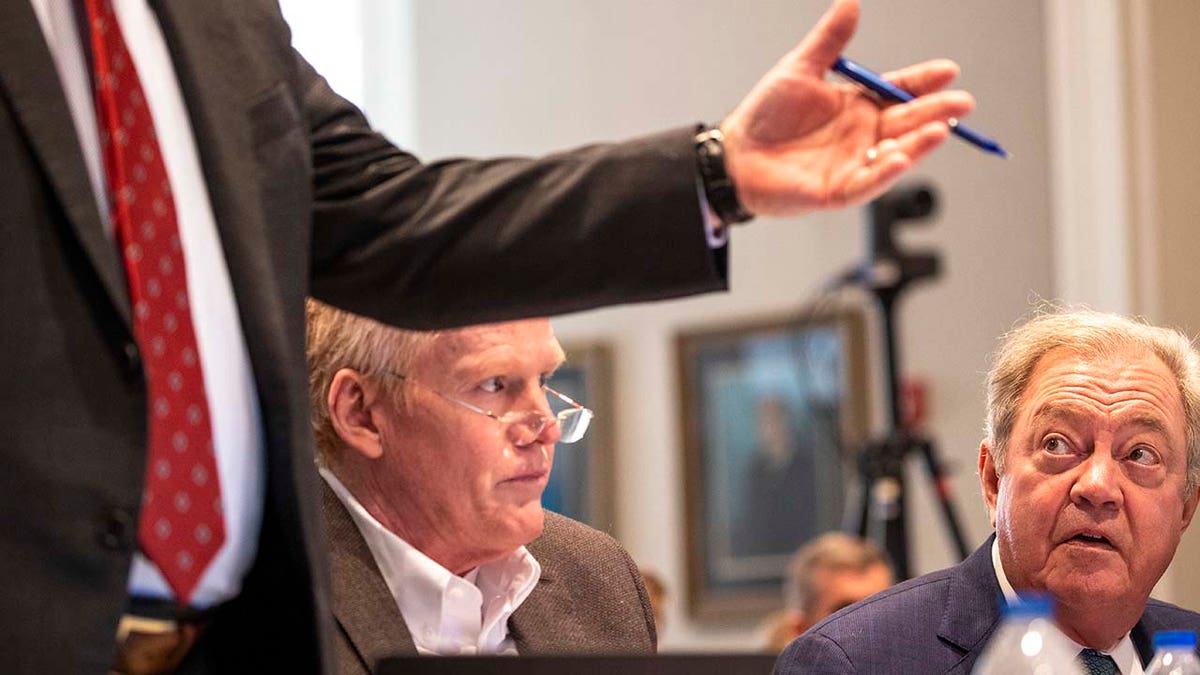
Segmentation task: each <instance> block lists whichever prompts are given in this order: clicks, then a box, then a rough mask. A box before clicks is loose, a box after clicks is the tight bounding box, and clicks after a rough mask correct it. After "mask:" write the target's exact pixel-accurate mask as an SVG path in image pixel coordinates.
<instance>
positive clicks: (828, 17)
mask: <svg viewBox="0 0 1200 675" xmlns="http://www.w3.org/2000/svg"><path fill="white" fill-rule="evenodd" d="M858 11H859V10H858V0H834V3H833V5H832V6H831V7H830V8H829V9H827V10H825V14H823V15H822V16H821V19H820V20H819V21H817V25H815V26H813V28H812V30H810V31H809V32H808V35H806V36H804V40H802V41H801V42H800V44H799V45H798V46H797V47H796V49H795V50H793V52H792V59H793V61H794V65H797V66H800V67H803V68H805V69H806V70H809V71H810V72H811V73H812V74H813V75H817V76H823V75H824V74H825V71H827V70H829V68H830V66H832V65H833V62H834V61H835V60H836V59H837V57H838V55H840V54H841V53H842V50H844V49H845V47H846V45H847V44H848V43H849V42H850V38H852V37H854V31H855V29H856V28H858Z"/></svg>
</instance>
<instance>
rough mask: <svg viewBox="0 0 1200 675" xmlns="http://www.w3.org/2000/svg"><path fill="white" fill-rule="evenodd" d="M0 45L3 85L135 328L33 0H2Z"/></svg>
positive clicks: (92, 258)
mask: <svg viewBox="0 0 1200 675" xmlns="http://www.w3.org/2000/svg"><path fill="white" fill-rule="evenodd" d="M0 44H2V45H4V48H3V49H0V86H2V87H3V89H4V90H5V91H6V92H7V97H8V98H9V100H10V101H11V103H12V106H13V110H14V112H15V114H16V116H17V118H18V120H19V121H20V124H21V126H22V127H23V128H24V129H25V133H26V134H27V135H28V138H29V143H30V145H31V146H32V148H33V151H34V153H35V154H36V155H37V157H38V160H39V161H40V162H41V165H42V168H43V170H44V171H45V174H46V176H47V179H48V180H49V181H50V184H51V186H52V188H53V190H54V192H55V195H56V196H57V197H58V200H59V203H61V204H62V207H63V211H64V212H65V213H66V216H67V220H68V221H69V222H70V224H71V230H72V231H73V232H74V233H75V237H76V238H77V239H78V241H79V244H80V246H81V247H82V249H83V252H84V254H85V255H86V256H87V257H88V259H89V260H90V261H91V263H92V266H93V268H94V269H95V271H96V274H97V275H98V276H99V278H100V282H101V283H102V284H103V285H104V288H105V290H106V291H107V293H108V296H109V298H111V300H112V303H113V306H114V307H115V308H116V309H117V311H118V312H119V313H120V314H121V317H122V318H123V320H124V322H125V325H126V326H127V327H129V328H130V330H132V323H131V318H130V313H129V294H128V290H127V288H126V285H125V276H124V272H123V271H122V269H121V264H120V261H119V260H118V258H117V251H116V247H115V245H114V244H113V242H112V241H111V240H110V239H109V237H108V235H107V234H105V232H104V225H103V221H101V219H100V212H99V209H98V208H97V207H96V197H95V193H94V192H93V189H92V183H91V180H90V179H89V178H88V174H87V166H86V164H85V163H84V159H83V152H82V150H80V145H79V137H78V136H77V135H76V133H75V124H74V122H73V121H72V119H71V112H70V108H68V107H67V99H66V96H65V95H64V94H63V91H62V86H61V85H60V81H59V79H58V71H57V70H56V69H55V67H54V59H53V57H52V56H51V54H50V49H49V47H47V46H46V41H45V38H44V37H43V35H42V29H41V25H40V24H39V23H38V20H37V15H36V14H34V12H33V6H32V5H30V3H29V2H27V1H25V0H16V1H5V2H0Z"/></svg>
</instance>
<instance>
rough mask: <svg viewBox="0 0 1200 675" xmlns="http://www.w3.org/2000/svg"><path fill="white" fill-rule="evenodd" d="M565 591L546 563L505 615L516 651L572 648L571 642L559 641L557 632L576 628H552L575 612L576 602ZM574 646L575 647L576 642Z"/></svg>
mask: <svg viewBox="0 0 1200 675" xmlns="http://www.w3.org/2000/svg"><path fill="white" fill-rule="evenodd" d="M566 591H567V589H566V587H565V586H563V585H562V584H561V583H560V582H559V579H558V575H557V574H556V573H555V570H554V569H553V567H551V566H549V565H545V566H544V567H543V568H542V576H541V577H540V578H539V579H538V583H537V586H534V588H533V591H532V592H530V594H529V597H527V598H525V602H523V603H521V606H520V607H518V608H517V611H515V612H513V614H512V616H510V617H509V619H508V632H509V635H510V636H511V637H512V639H513V644H515V645H516V647H517V652H518V653H520V654H553V653H556V652H564V651H572V645H563V644H559V643H558V637H557V636H559V635H563V634H569V635H573V634H575V632H574V631H559V630H555V624H557V623H560V622H562V621H571V620H572V619H571V617H573V616H575V603H574V601H573V599H572V598H571V595H570V593H567V592H566ZM574 648H575V649H578V645H575V646H574Z"/></svg>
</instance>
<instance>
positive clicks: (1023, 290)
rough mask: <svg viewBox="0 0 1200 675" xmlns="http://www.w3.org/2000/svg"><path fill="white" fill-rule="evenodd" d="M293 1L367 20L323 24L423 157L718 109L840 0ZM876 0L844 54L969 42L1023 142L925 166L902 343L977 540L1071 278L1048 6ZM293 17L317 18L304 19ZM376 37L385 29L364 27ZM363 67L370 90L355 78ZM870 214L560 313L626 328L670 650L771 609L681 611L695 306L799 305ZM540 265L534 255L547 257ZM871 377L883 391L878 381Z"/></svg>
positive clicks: (712, 314) (920, 496)
mask: <svg viewBox="0 0 1200 675" xmlns="http://www.w3.org/2000/svg"><path fill="white" fill-rule="evenodd" d="M288 4H289V5H291V6H292V7H288V8H287V9H289V12H295V11H303V12H318V13H322V12H323V13H325V14H342V15H345V16H353V17H359V18H358V19H357V21H358V29H357V30H358V31H359V32H358V33H355V32H354V30H351V31H350V32H349V33H345V34H341V35H340V36H339V37H330V35H331V34H330V32H329V31H330V30H331V29H332V27H333V26H336V25H341V24H340V23H339V22H322V21H320V20H315V21H312V22H311V25H314V26H321V27H322V28H321V31H322V32H323V35H324V39H325V41H326V43H328V42H338V44H343V45H344V43H343V42H341V41H342V40H346V41H349V42H350V43H351V44H349V45H345V46H346V49H347V50H349V52H342V51H339V50H338V49H336V48H335V49H332V50H330V49H328V47H327V48H326V51H327V52H328V51H331V52H332V55H331V56H329V57H328V58H331V59H336V58H337V55H338V54H345V53H359V52H364V51H365V52H366V53H370V54H371V57H370V58H369V59H367V60H368V61H369V62H371V65H370V66H369V67H368V68H367V69H366V70H367V73H368V74H367V75H366V76H363V79H362V85H361V86H362V91H363V93H362V94H361V96H362V99H361V100H363V101H364V106H365V108H366V110H367V112H368V114H369V116H371V118H372V119H373V120H375V121H376V122H377V123H382V125H383V127H384V128H385V129H387V130H389V131H390V132H391V133H393V134H394V135H395V136H396V137H397V140H398V141H400V142H402V143H403V144H404V145H406V146H407V147H409V148H411V149H413V150H415V151H417V152H418V153H419V154H421V155H422V156H423V157H425V158H426V159H433V158H438V157H441V156H445V155H453V154H467V155H495V154H531V153H539V152H544V151H548V150H552V149H556V148H560V147H564V146H570V145H574V144H580V143H585V142H590V141H596V140H603V139H615V138H622V137H626V136H629V135H633V134H637V133H640V132H646V131H651V130H655V129H659V128H664V127H668V126H677V125H687V124H692V123H694V122H697V121H701V120H704V121H710V122H711V121H718V120H719V119H720V117H721V116H722V115H723V114H724V113H725V112H726V111H728V110H729V109H730V108H731V107H732V106H733V105H734V104H735V103H736V102H737V100H738V99H739V98H740V97H741V96H742V95H743V94H744V93H745V92H746V91H747V90H748V89H749V88H750V87H751V86H752V85H753V83H754V82H755V80H756V79H757V77H758V76H759V75H760V74H761V73H762V72H764V71H765V70H766V69H767V68H768V67H769V66H770V64H771V63H772V62H774V60H775V59H777V58H778V57H779V56H781V55H782V54H783V53H784V52H785V51H786V50H787V49H789V48H790V47H791V46H792V45H793V44H794V43H795V41H796V40H798V39H799V38H800V37H801V36H802V35H803V34H804V32H805V31H806V30H807V29H808V27H809V26H811V24H812V23H813V22H814V21H815V19H816V18H817V16H819V14H820V12H821V11H823V9H824V6H825V3H824V2H823V1H816V0H807V1H805V0H788V1H781V2H766V1H763V0H743V1H742V2H737V3H735V2H732V1H717V0H693V1H689V0H640V1H637V0H605V1H604V2H600V1H599V0H509V1H507V2H499V1H498V0H496V1H492V0H487V1H481V0H437V1H436V2H424V3H412V2H409V1H408V0H403V1H397V2H395V3H389V2H388V0H361V2H360V3H355V4H356V7H357V6H358V5H359V4H361V5H364V6H365V9H358V8H356V9H351V10H347V9H345V8H344V7H342V6H341V5H340V4H339V5H332V4H331V3H314V2H312V1H311V0H309V1H308V2H306V1H305V0H290V2H289V3H288ZM864 4H865V5H866V6H865V7H864V12H863V22H862V25H861V28H860V30H859V34H858V36H857V38H856V40H855V41H854V43H853V44H852V45H851V47H850V48H849V50H848V51H847V53H848V54H849V55H850V56H852V57H854V58H856V59H858V60H860V61H862V62H863V63H865V64H868V65H870V66H873V67H875V68H878V69H880V70H886V69H888V68H892V67H896V66H899V65H903V64H907V63H911V62H914V61H917V60H920V59H925V58H932V57H939V56H947V57H951V58H954V59H955V60H957V61H958V62H959V63H960V65H962V67H963V76H962V78H961V84H962V86H964V87H966V88H968V89H970V90H971V91H972V92H973V93H974V94H975V95H976V97H977V99H978V101H979V109H978V112H977V113H976V115H974V116H973V118H972V119H971V123H972V124H975V125H976V126H977V127H979V128H980V129H981V130H983V131H985V132H987V133H989V134H991V135H993V136H994V137H996V138H997V139H999V140H1000V141H1001V142H1002V143H1003V144H1004V145H1005V146H1006V147H1007V148H1008V149H1009V150H1010V152H1011V153H1012V155H1013V159H1011V160H1008V161H1003V160H999V159H996V158H994V157H991V156H989V155H985V154H983V153H981V152H979V151H977V150H975V149H973V148H971V147H970V146H967V145H965V144H962V143H959V142H955V141H953V140H952V141H951V142H950V143H948V144H947V146H946V147H945V148H943V149H941V150H939V152H938V153H937V154H936V155H935V156H933V157H931V158H930V159H928V160H927V161H926V162H925V164H924V165H923V166H922V167H920V169H919V170H918V171H917V172H916V174H915V176H914V179H920V180H927V181H930V182H932V183H933V184H934V185H935V186H936V187H937V189H938V191H939V193H940V196H941V203H942V209H941V211H940V214H939V216H938V217H937V218H936V219H935V220H934V221H933V222H932V223H930V224H929V225H926V226H922V227H920V228H915V229H914V230H913V231H912V232H911V233H909V235H908V236H906V237H905V241H906V243H907V244H909V245H911V246H913V247H922V246H923V247H932V248H935V249H936V250H938V251H940V252H941V253H942V254H943V256H944V257H943V262H944V269H945V274H944V276H943V278H942V279H941V280H939V281H937V282H935V283H933V284H929V285H923V286H919V287H917V288H915V289H914V290H912V291H911V292H910V293H909V294H908V296H907V298H906V300H905V301H903V302H902V303H901V306H900V336H901V341H900V349H901V354H902V357H903V359H904V363H905V366H906V368H905V370H906V371H907V372H909V373H913V374H917V375H920V376H922V377H924V378H925V379H927V380H928V382H929V383H930V385H931V388H932V397H931V411H930V413H931V418H930V425H929V426H930V428H931V429H932V430H933V435H934V436H935V438H936V440H937V441H938V443H939V444H940V448H941V451H942V455H943V457H944V458H945V459H947V460H948V461H949V462H950V463H951V465H952V468H953V470H954V473H955V476H956V480H955V483H956V486H957V489H958V497H957V503H958V506H959V508H960V512H961V514H962V516H963V519H964V521H965V523H966V526H967V527H966V529H967V532H966V538H967V539H968V541H969V542H972V543H973V542H977V541H981V540H982V539H983V537H984V536H985V535H986V533H987V532H988V524H987V522H986V518H985V515H984V512H983V509H982V506H981V503H980V500H979V498H978V487H977V479H976V477H975V468H974V467H975V457H976V451H977V447H978V441H979V430H980V428H981V422H982V411H983V403H982V393H981V379H982V373H983V372H984V371H985V369H986V360H985V358H986V355H987V354H988V352H989V351H990V350H991V348H992V347H993V345H994V344H995V338H996V336H997V335H999V334H1000V333H1001V332H1003V331H1004V330H1006V329H1007V328H1008V327H1010V326H1011V325H1012V323H1013V322H1014V321H1015V320H1016V319H1017V318H1018V317H1019V316H1020V315H1021V314H1022V313H1023V312H1024V311H1025V309H1026V307H1027V301H1028V300H1029V299H1030V298H1031V297H1033V296H1035V295H1036V296H1045V297H1052V296H1053V289H1054V286H1053V283H1054V282H1053V274H1052V268H1053V257H1052V254H1051V248H1052V235H1051V226H1050V219H1051V216H1050V212H1051V206H1050V204H1051V202H1050V188H1049V181H1050V168H1049V159H1048V158H1049V153H1048V150H1047V147H1048V143H1049V139H1048V130H1047V129H1048V123H1047V117H1048V114H1047V100H1046V95H1045V92H1046V91H1047V88H1048V87H1047V82H1046V79H1045V78H1046V75H1045V73H1046V63H1045V58H1044V54H1045V51H1046V50H1045V48H1044V43H1043V35H1044V32H1043V30H1044V17H1043V11H1042V4H1041V3H1040V2H1038V1H1037V0H1021V1H1019V2H1018V1H1010V2H1005V3H995V2H991V1H990V0H963V1H960V2H954V3H947V2H943V1H941V0H902V1H901V0H886V1H885V0H874V1H871V2H866V3H864ZM296 6H299V10H297V9H294V8H295V7H296ZM331 6H332V7H335V9H332V10H331V9H330V7H331ZM337 7H342V8H341V9H337ZM347 12H348V13H347ZM389 14H390V17H389V16H387V15H389ZM291 16H292V14H290V13H289V17H291ZM345 16H343V18H345ZM368 17H369V18H368ZM381 17H383V18H381ZM296 21H297V20H296V19H293V22H294V23H295V22H296ZM389 25H393V26H394V27H395V31H394V34H392V39H390V40H384V41H382V42H381V39H380V38H379V37H378V36H381V35H389V31H388V26H389ZM296 28H297V32H298V33H300V32H302V31H303V27H302V26H300V25H299V24H298V23H297V25H296ZM367 35H374V36H376V37H374V38H363V37H362V36H367ZM298 39H299V35H298ZM358 40H365V42H366V44H365V46H364V45H358V44H356V41H358ZM301 48H302V49H303V45H302V47H301ZM314 49H316V48H314ZM356 50H357V51H356ZM305 53H306V54H308V53H309V52H307V51H306V52H305ZM310 57H311V58H313V59H314V61H316V62H317V65H318V68H319V69H321V70H323V71H324V72H327V74H328V73H329V70H328V69H327V68H326V67H325V66H324V64H323V63H322V62H321V59H322V58H326V57H322V56H320V55H319V54H315V53H314V54H310ZM332 67H333V68H335V69H336V68H340V67H341V66H339V65H337V63H336V62H334V65H333V66H332ZM338 77H339V76H338V74H337V73H336V72H335V73H332V76H331V81H333V82H334V85H335V87H339V88H342V86H343V85H342V84H341V82H340V81H339V79H338ZM345 77H346V81H347V83H348V84H347V85H346V86H348V87H350V88H351V89H353V88H354V87H355V86H356V85H355V82H357V81H358V78H359V75H358V74H355V73H350V74H348V75H346V76H345ZM351 93H353V92H351ZM862 230H863V223H862V218H861V215H860V213H858V212H854V211H845V212H840V213H832V214H820V215H814V216H810V217H807V218H801V219H792V220H786V221H772V220H761V221H758V222H755V223H752V224H750V225H748V226H745V227H743V228H740V229H738V230H737V231H736V232H735V233H734V242H733V249H732V266H731V281H732V290H731V291H730V292H729V293H724V294H717V295H710V296H706V297H701V298H695V299H690V300H683V301H675V302H667V303H657V304H653V305H644V306H634V307H624V308H615V309H608V310H601V311H596V312H591V313H585V314H580V315H576V316H571V317H565V318H562V319H559V320H557V321H556V325H557V327H558V330H559V334H560V336H561V337H562V338H564V339H565V340H572V341H576V340H578V341H593V340H604V341H608V342H610V343H611V344H612V346H613V347H614V354H615V364H614V365H615V387H616V392H615V393H616V396H615V398H616V404H617V405H616V415H615V418H616V419H615V424H616V440H617V455H616V461H617V476H616V483H617V488H618V492H619V503H618V513H617V518H618V520H617V531H616V534H617V535H618V536H619V538H620V539H621V540H622V541H623V542H624V543H625V545H626V546H627V547H628V548H629V550H630V551H631V553H632V554H633V556H634V557H635V558H636V559H637V560H638V561H639V562H641V563H642V564H644V565H646V566H648V567H651V568H654V569H656V570H658V571H659V572H660V573H662V574H663V575H664V576H665V578H666V581H667V584H668V586H669V587H670V591H671V594H672V597H671V607H670V609H669V615H668V620H667V626H666V630H665V632H664V635H663V646H664V648H675V649H749V648H753V647H755V646H756V643H755V640H756V636H755V626H754V625H753V624H745V623H743V624H735V625H705V624H699V623H695V622H692V621H690V620H689V619H688V617H687V616H686V612H685V609H684V595H685V579H684V570H685V560H684V554H683V531H684V530H683V524H684V520H683V505H682V499H683V494H682V468H681V459H680V454H681V450H680V436H681V431H680V422H679V405H678V402H677V388H678V382H677V380H676V374H675V367H674V363H675V355H674V353H673V337H674V335H675V334H676V333H677V331H679V330H681V329H683V328H686V327H690V326H695V325H697V324H708V323H712V322H713V321H717V322H722V321H729V322H736V321H739V320H741V319H743V318H747V317H758V316H763V315H780V314H786V313H788V312H791V311H794V310H796V309H797V308H799V307H800V305H801V304H802V303H804V302H805V300H806V299H807V298H808V297H809V295H810V290H811V289H812V288H814V287H815V286H817V285H818V284H819V283H820V282H821V281H822V280H823V279H825V278H827V277H828V276H829V275H831V274H832V273H834V272H835V271H836V270H840V269H842V268H843V267H844V266H845V265H847V264H850V263H852V262H855V261H857V260H858V259H859V258H860V256H861V255H862V254H863V248H864V246H865V241H864V238H863V236H862ZM631 245H636V242H631ZM536 264H537V260H536V252H531V258H530V268H531V273H536ZM548 283H549V282H548ZM847 300H848V301H849V302H851V303H858V304H860V305H862V306H863V307H865V308H867V310H868V311H870V308H869V304H868V301H867V299H866V298H865V297H862V296H857V295H854V294H850V296H849V297H848V298H847ZM874 351H875V350H874V349H872V353H874ZM874 381H875V382H876V389H875V390H874V396H875V404H876V408H877V410H878V409H879V408H880V407H881V406H882V403H883V402H882V401H881V400H879V399H880V398H881V395H882V393H881V391H880V389H879V387H880V386H881V385H879V384H878V381H879V380H878V378H877V377H876V378H875V380H874ZM568 451H569V450H568ZM909 484H910V486H911V487H912V489H913V491H914V494H913V499H914V502H915V503H914V504H913V507H912V512H911V515H910V536H911V539H912V549H913V552H914V557H915V562H914V571H915V572H918V573H920V572H925V571H929V570H932V569H936V568H939V567H942V566H945V565H947V564H949V563H951V562H952V555H951V550H950V546H949V543H948V541H947V539H946V537H945V536H944V533H943V530H942V525H941V522H940V520H938V515H937V512H936V511H935V510H934V508H933V507H932V505H931V504H930V500H929V499H928V497H927V495H928V491H929V484H928V482H927V481H926V480H925V479H924V477H923V475H922V474H920V473H919V472H918V473H915V474H914V475H913V478H912V479H910V481H909Z"/></svg>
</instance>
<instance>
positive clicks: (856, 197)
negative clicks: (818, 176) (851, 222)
mask: <svg viewBox="0 0 1200 675" xmlns="http://www.w3.org/2000/svg"><path fill="white" fill-rule="evenodd" d="M949 134H950V128H949V127H947V126H946V125H945V124H944V123H942V122H930V123H929V124H926V125H925V126H922V127H921V128H919V129H916V130H914V131H911V132H909V133H907V134H905V135H903V136H901V137H900V138H894V139H891V138H889V139H884V140H882V141H880V142H879V143H878V144H876V145H875V146H874V150H875V158H874V159H873V160H870V161H868V160H867V158H866V157H865V156H864V158H863V159H864V161H863V165H862V166H860V167H859V168H857V169H855V170H854V171H852V172H851V173H850V175H849V176H848V177H847V178H846V181H845V182H844V183H843V185H844V186H845V187H844V188H843V190H842V192H841V194H840V195H835V196H834V197H833V202H834V204H836V205H837V206H845V205H848V204H858V203H862V202H865V201H867V200H870V199H874V198H875V197H878V196H879V195H881V194H883V193H884V192H885V191H886V190H887V189H888V188H890V187H891V186H892V185H893V184H894V183H895V182H896V180H897V179H899V178H900V176H902V175H903V174H904V172H905V171H908V170H909V169H910V168H912V166H913V165H914V164H916V163H917V162H919V161H921V159H923V158H924V157H925V156H926V155H928V154H929V153H930V152H933V150H934V149H935V148H937V147H938V146H939V145H941V144H942V143H943V142H944V141H945V140H946V137H947V136H948V135H949Z"/></svg>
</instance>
